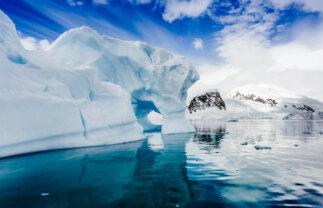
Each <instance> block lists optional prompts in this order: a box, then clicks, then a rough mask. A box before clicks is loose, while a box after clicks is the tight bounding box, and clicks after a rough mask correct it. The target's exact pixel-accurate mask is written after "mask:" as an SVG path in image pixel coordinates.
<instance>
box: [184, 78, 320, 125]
mask: <svg viewBox="0 0 323 208" xmlns="http://www.w3.org/2000/svg"><path fill="white" fill-rule="evenodd" d="M193 88H194V85H193ZM203 91H204V93H206V92H207V91H208V89H205V88H201V89H200V90H199V88H198V87H195V89H194V94H197V93H196V92H199V94H203ZM191 92H192V90H191V89H190V90H189V93H191ZM237 92H239V93H240V94H242V95H244V96H250V95H254V97H255V99H257V98H260V99H261V100H263V101H266V102H267V100H268V99H271V100H274V101H275V102H276V103H277V104H275V105H271V104H270V103H269V102H267V103H262V102H256V101H255V100H249V99H244V98H239V97H237V96H236V94H237ZM220 93H221V92H220ZM221 96H222V98H223V100H224V102H225V105H226V110H220V109H218V108H207V109H205V110H203V111H198V112H195V113H194V112H193V113H192V114H189V113H188V112H186V115H187V117H188V118H189V119H191V120H201V119H215V120H241V119H275V120H282V119H284V120H300V119H302V120H316V119H317V120H320V119H322V112H323V103H321V102H320V101H319V100H316V99H313V98H310V97H306V96H302V95H298V94H297V93H294V92H292V91H288V90H285V89H282V88H279V87H276V86H272V85H263V84H257V85H256V84H250V85H246V86H241V87H239V88H236V89H234V90H232V91H231V92H230V93H228V94H227V95H221ZM188 97H192V96H191V95H189V96H188ZM304 106H308V107H311V108H312V109H313V110H314V111H315V112H313V113H312V112H307V111H305V110H300V109H297V108H304Z"/></svg>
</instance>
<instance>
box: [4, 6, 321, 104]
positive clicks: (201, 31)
mask: <svg viewBox="0 0 323 208" xmlns="http://www.w3.org/2000/svg"><path fill="white" fill-rule="evenodd" d="M0 9H1V10H2V11H3V12H4V13H6V14H7V15H8V16H9V17H10V18H11V19H12V20H13V22H14V23H15V25H16V28H17V32H18V36H19V37H20V40H21V42H22V44H23V45H24V47H25V48H26V49H28V50H46V48H47V47H48V46H49V45H50V44H51V43H52V42H53V41H54V40H55V39H56V38H58V37H59V35H60V34H62V33H63V32H65V31H67V30H69V29H71V28H75V27H80V26H83V25H85V26H89V27H91V28H93V29H94V30H96V31H98V32H99V33H100V34H102V35H108V36H112V37H115V38H119V39H123V40H141V41H145V42H148V43H150V44H152V45H154V46H158V47H161V48H164V49H166V50H169V51H171V52H173V53H175V54H178V55H181V56H186V57H187V58H188V59H189V60H190V61H191V63H192V64H193V65H194V66H195V68H196V69H197V71H198V72H199V73H200V76H201V80H200V81H199V82H198V83H197V85H196V86H197V87H199V88H203V87H204V88H218V89H219V90H220V92H221V91H222V92H223V93H226V92H229V91H230V90H232V89H233V88H235V87H239V86H241V85H245V84H250V83H253V84H257V83H261V84H270V85H277V86H279V87H282V88H286V89H289V90H293V91H296V92H297V93H299V94H303V95H308V96H311V97H314V98H318V99H320V100H323V92H322V91H323V17H322V13H323V0H0Z"/></svg>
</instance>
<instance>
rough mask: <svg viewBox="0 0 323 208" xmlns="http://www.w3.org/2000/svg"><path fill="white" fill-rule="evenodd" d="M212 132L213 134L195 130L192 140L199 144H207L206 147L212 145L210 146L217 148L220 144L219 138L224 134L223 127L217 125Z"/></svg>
mask: <svg viewBox="0 0 323 208" xmlns="http://www.w3.org/2000/svg"><path fill="white" fill-rule="evenodd" d="M214 132H215V134H209V133H205V132H202V133H199V132H197V133H196V134H195V135H194V138H193V142H197V143H199V144H207V145H208V147H212V148H219V147H220V144H221V140H222V139H223V137H224V135H225V134H226V131H225V127H218V128H216V129H215V131H214Z"/></svg>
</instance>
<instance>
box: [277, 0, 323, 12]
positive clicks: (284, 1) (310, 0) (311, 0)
mask: <svg viewBox="0 0 323 208" xmlns="http://www.w3.org/2000/svg"><path fill="white" fill-rule="evenodd" d="M271 2H272V3H273V4H274V6H275V7H276V8H279V9H284V8H285V7H286V6H289V5H291V4H292V3H295V4H298V5H300V6H301V7H302V8H303V9H304V10H307V11H318V12H323V3H322V0H271Z"/></svg>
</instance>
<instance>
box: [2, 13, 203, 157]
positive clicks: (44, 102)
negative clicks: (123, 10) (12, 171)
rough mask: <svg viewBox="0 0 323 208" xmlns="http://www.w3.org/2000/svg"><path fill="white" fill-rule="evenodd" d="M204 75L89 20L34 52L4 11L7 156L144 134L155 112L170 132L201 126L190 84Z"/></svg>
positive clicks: (177, 58)
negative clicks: (193, 116) (194, 120)
mask: <svg viewBox="0 0 323 208" xmlns="http://www.w3.org/2000/svg"><path fill="white" fill-rule="evenodd" d="M198 79H199V75H198V73H197V72H196V71H195V69H194V67H193V66H192V65H191V64H190V62H189V61H188V60H187V59H186V58H184V57H181V56H177V55H173V54H171V53H170V52H167V51H165V50H163V49H160V48H157V47H153V46H150V45H149V44H147V43H144V42H140V41H123V40H118V39H115V38H111V37H108V36H101V35H99V34H98V33H97V32H96V31H94V30H92V29H90V28H88V27H80V28H75V29H72V30H69V31H67V32H65V33H63V34H62V35H61V36H60V37H59V38H58V39H57V40H56V41H54V43H53V44H52V45H51V46H50V48H49V49H48V50H46V51H38V50H36V51H27V50H25V49H24V48H23V46H22V45H21V43H20V42H19V38H18V36H17V33H16V29H15V25H14V23H13V22H12V21H11V20H10V19H9V18H8V17H7V16H6V15H5V14H4V13H3V12H2V11H1V10H0V95H1V96H0V106H1V108H0V157H6V156H11V155H17V154H24V153H30V152H37V151H46V150H52V149H61V148H73V147H85V146H97V145H106V144H115V143H123V142H130V141H135V140H139V139H142V138H144V135H143V131H144V130H147V131H149V130H154V129H158V126H159V128H160V125H156V124H154V123H152V122H151V121H150V119H149V115H150V113H151V112H152V111H153V112H156V113H158V114H161V115H162V117H163V118H162V120H163V122H162V126H161V131H162V133H164V134H172V133H181V132H192V131H195V130H194V128H193V127H192V125H191V124H190V122H189V121H188V120H187V119H186V118H185V109H186V107H185V102H186V96H187V93H186V91H187V89H188V88H189V87H190V86H191V85H192V84H193V83H194V82H195V81H197V80H198Z"/></svg>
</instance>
